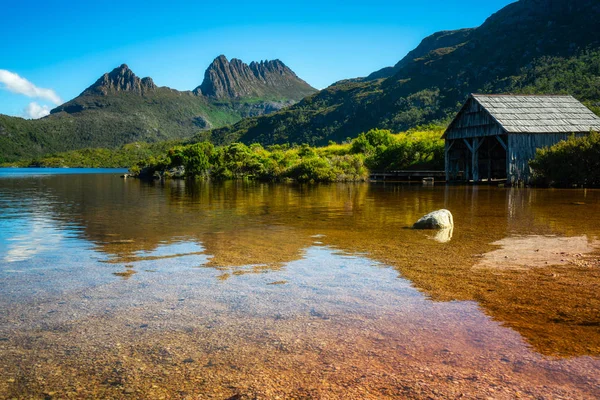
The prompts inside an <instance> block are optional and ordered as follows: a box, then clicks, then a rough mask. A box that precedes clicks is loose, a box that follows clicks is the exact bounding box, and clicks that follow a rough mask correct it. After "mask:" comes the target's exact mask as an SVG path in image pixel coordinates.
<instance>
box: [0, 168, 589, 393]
mask: <svg viewBox="0 0 600 400" xmlns="http://www.w3.org/2000/svg"><path fill="white" fill-rule="evenodd" d="M42 172H48V170H45V171H42ZM59 172H60V173H61V174H50V175H48V174H41V173H40V171H39V170H35V171H33V170H26V171H25V173H23V172H21V173H20V174H18V173H16V171H6V170H0V398H165V399H166V398H218V399H228V398H231V399H253V398H265V399H270V398H282V399H283V398H328V399H329V398H346V399H347V398H356V399H364V398H367V399H369V398H372V399H382V398H427V397H430V398H458V397H463V398H464V397H466V398H494V399H498V398H500V399H501V398H515V397H524V398H531V397H533V398H597V397H600V296H598V291H599V290H600V253H599V250H598V249H599V245H600V191H597V190H531V189H500V188H492V187H464V186H448V187H446V186H441V185H439V186H438V185H436V186H420V185H418V186H417V185H412V186H408V185H385V186H384V185H375V184H371V185H369V184H334V185H295V184H264V183H251V182H250V183H248V182H225V183H213V184H208V183H197V184H190V183H188V184H186V183H185V182H183V181H170V182H166V183H160V182H154V183H144V182H140V181H137V180H131V179H127V180H124V179H121V178H119V175H120V173H121V172H120V171H114V170H113V171H97V170H92V171H91V172H94V173H93V174H82V173H71V174H62V172H77V171H74V170H68V171H65V170H60V171H59ZM80 172H90V171H80ZM98 172H108V173H98ZM439 208H447V209H449V210H451V211H452V213H453V214H454V220H455V224H456V226H455V229H454V230H453V231H452V232H425V231H415V230H411V229H408V227H410V226H411V225H412V223H414V222H415V221H416V220H417V219H418V218H419V217H420V216H422V215H424V214H426V213H428V212H430V211H432V210H435V209H439Z"/></svg>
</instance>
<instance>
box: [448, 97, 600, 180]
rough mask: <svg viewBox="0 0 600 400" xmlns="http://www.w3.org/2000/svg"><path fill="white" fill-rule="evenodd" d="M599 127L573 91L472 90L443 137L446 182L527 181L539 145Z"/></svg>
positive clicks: (597, 121) (594, 116) (598, 123)
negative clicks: (564, 93) (559, 93)
mask: <svg viewBox="0 0 600 400" xmlns="http://www.w3.org/2000/svg"><path fill="white" fill-rule="evenodd" d="M590 131H600V118H599V117H598V116H596V115H595V114H594V113H593V112H592V111H591V110H590V109H588V108H587V107H586V106H584V105H583V104H581V103H580V102H579V101H577V100H576V99H575V98H574V97H572V96H528V95H488V94H471V95H470V96H469V98H468V99H467V102H466V103H465V104H464V106H463V107H462V109H461V110H460V112H459V113H458V114H457V115H456V117H455V118H454V120H453V121H452V123H451V124H450V125H449V126H448V129H447V130H446V132H445V133H444V135H443V136H442V137H443V138H444V139H445V141H446V181H447V182H450V181H467V182H469V181H473V182H479V181H482V180H487V181H491V180H504V179H505V180H507V182H508V183H511V184H515V183H518V182H523V183H527V182H528V181H529V179H530V173H531V171H530V168H529V161H530V160H531V159H532V158H534V157H535V153H536V150H537V149H539V148H542V147H546V146H552V145H554V144H556V143H558V142H559V141H561V140H564V139H567V138H568V137H569V135H572V134H575V135H584V134H588V133H589V132H590Z"/></svg>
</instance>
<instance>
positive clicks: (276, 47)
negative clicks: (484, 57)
mask: <svg viewBox="0 0 600 400" xmlns="http://www.w3.org/2000/svg"><path fill="white" fill-rule="evenodd" d="M511 2H513V0H486V1H484V2H482V1H475V0H461V1H455V0H429V1H414V0H411V1H380V0H370V1H355V0H346V1H327V0H320V1H318V0H308V1H306V0H305V1H299V2H291V1H283V0H279V1H272V0H262V1H260V2H256V1H240V0H221V1H218V0H217V1H215V0H213V1H210V2H206V1H202V0H198V1H176V0H171V1H169V2H165V1H154V0H146V1H140V0H127V1H119V2H116V1H111V0H107V1H102V2H99V1H91V0H90V1H88V0H86V1H77V2H75V1H69V2H65V1H61V0H56V1H52V2H49V1H38V0H29V1H20V0H6V1H5V2H3V3H4V4H3V5H2V6H1V7H0V9H1V10H2V14H3V18H2V22H1V23H0V38H2V39H0V114H7V115H14V116H19V117H24V118H39V117H42V116H44V115H47V113H48V112H49V110H51V109H52V108H54V107H55V106H56V105H59V104H61V103H63V102H65V101H68V100H70V99H72V98H74V97H76V96H77V95H79V94H80V93H81V92H82V91H83V90H84V89H85V88H87V87H88V86H90V85H91V84H92V83H94V82H95V81H96V80H97V79H98V78H99V77H100V76H101V75H102V74H103V73H105V72H109V71H111V70H112V69H113V68H115V67H117V66H119V65H121V64H123V63H125V64H127V65H129V67H130V68H131V69H132V70H133V72H134V73H135V74H136V75H138V76H140V77H145V76H150V77H152V78H153V79H154V82H155V83H156V84H157V85H159V86H168V87H171V88H174V89H178V90H192V89H194V88H195V87H197V86H198V85H200V83H202V79H203V76H204V71H205V69H206V68H207V67H208V65H209V64H210V63H211V61H212V60H213V59H214V58H215V57H217V56H218V55H220V54H224V55H225V56H226V57H227V58H229V59H231V58H239V59H241V60H242V61H244V62H246V63H250V62H251V61H260V60H266V59H269V60H270V59H277V58H278V59H280V60H282V61H283V62H284V63H285V64H286V65H288V66H289V67H290V68H291V69H292V70H294V72H296V74H297V75H298V76H299V77H300V78H302V79H304V80H305V81H307V82H308V83H309V84H311V85H312V86H314V87H316V88H318V89H322V88H325V87H327V86H329V85H330V84H331V83H333V82H336V81H338V80H341V79H347V78H355V77H359V76H366V75H368V74H369V73H371V72H373V71H376V70H378V69H381V68H383V67H386V66H390V65H394V64H395V63H396V62H398V61H399V60H400V59H401V58H402V57H403V56H404V55H406V53H407V52H409V51H410V50H412V49H413V48H414V47H416V46H417V45H418V44H419V42H420V41H421V40H422V39H423V38H424V37H425V36H427V35H430V34H432V33H434V32H437V31H440V30H449V29H458V28H467V27H476V26H479V25H481V24H482V23H483V22H484V21H485V19H486V18H487V17H488V16H490V15H491V14H492V13H494V12H496V11H498V10H499V9H501V8H502V7H504V6H505V5H507V4H509V3H511Z"/></svg>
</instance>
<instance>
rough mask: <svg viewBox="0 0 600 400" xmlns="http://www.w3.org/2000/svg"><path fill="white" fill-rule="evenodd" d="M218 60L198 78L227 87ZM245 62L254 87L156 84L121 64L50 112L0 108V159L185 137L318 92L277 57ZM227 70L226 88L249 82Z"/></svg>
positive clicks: (268, 111) (283, 105) (242, 85)
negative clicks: (219, 91)
mask: <svg viewBox="0 0 600 400" xmlns="http://www.w3.org/2000/svg"><path fill="white" fill-rule="evenodd" d="M218 60H225V61H226V59H225V58H224V57H223V56H220V57H219V58H217V59H216V60H215V61H214V62H213V63H212V64H211V66H210V67H209V68H208V69H207V72H206V74H205V75H206V76H205V79H204V82H203V83H202V85H205V86H206V87H211V86H212V87H217V86H219V87H222V88H224V90H225V91H227V92H228V93H229V92H231V90H230V88H229V86H226V85H225V86H224V85H223V84H222V82H221V83H219V82H217V81H215V79H217V78H218V75H219V73H218V71H216V69H215V68H214V65H215V63H217V61H218ZM236 62H239V63H241V61H239V60H237V61H236ZM241 64H243V63H241ZM243 65H246V64H243ZM246 67H247V68H248V69H249V70H250V71H251V72H252V71H256V72H257V74H258V75H257V76H255V77H254V80H253V81H252V84H253V85H254V86H252V87H253V88H256V90H248V91H246V92H245V93H240V92H238V93H237V95H235V96H226V95H222V96H210V95H204V94H203V93H202V92H201V91H200V90H198V89H197V90H194V91H178V90H174V89H170V88H167V87H158V86H156V85H155V84H154V82H153V81H152V79H151V78H139V77H138V76H136V75H135V73H134V72H133V71H132V70H131V69H129V67H128V66H127V65H125V64H123V65H121V66H119V67H117V68H115V69H114V70H112V71H111V72H108V73H106V74H104V75H102V76H101V77H100V78H99V79H98V80H97V81H96V82H95V83H94V84H93V85H91V86H90V87H89V88H87V89H85V90H84V91H83V92H82V93H81V94H80V95H79V96H77V97H76V98H74V99H72V100H70V101H68V102H66V103H64V104H62V105H60V106H58V107H56V108H55V109H53V110H52V111H51V114H50V115H49V116H48V117H45V118H42V119H39V120H25V119H22V118H17V117H9V116H4V115H0V162H3V161H13V160H16V159H20V158H24V157H27V158H33V157H37V156H40V155H43V154H48V153H52V152H57V151H65V150H72V149H79V148H84V147H112V148H115V147H118V146H121V145H123V144H126V143H131V142H136V141H144V142H157V141H163V140H173V139H186V138H189V137H191V136H193V135H194V134H196V133H198V132H199V131H202V130H206V129H210V128H214V127H221V126H224V125H228V124H232V123H234V122H237V121H239V120H241V119H242V118H245V117H250V116H257V115H263V114H266V113H270V112H274V111H277V110H279V109H281V108H283V107H286V106H289V105H291V104H293V103H295V102H296V101H297V100H299V99H301V98H302V97H304V96H305V95H306V94H310V93H314V92H316V90H315V89H313V88H312V87H310V86H309V85H308V84H306V83H305V82H304V81H302V80H300V79H299V78H298V77H297V76H296V75H295V74H294V73H293V72H292V71H291V70H290V69H289V68H288V67H287V66H285V64H283V63H282V62H281V61H279V60H275V61H266V62H261V63H252V64H251V65H250V66H246ZM215 72H216V74H215ZM253 76H254V75H253ZM229 78H230V79H229V80H228V81H227V85H230V87H231V88H239V87H246V88H249V87H250V86H249V85H248V83H247V81H245V80H244V79H243V77H242V76H230V77H229ZM258 89H260V90H258Z"/></svg>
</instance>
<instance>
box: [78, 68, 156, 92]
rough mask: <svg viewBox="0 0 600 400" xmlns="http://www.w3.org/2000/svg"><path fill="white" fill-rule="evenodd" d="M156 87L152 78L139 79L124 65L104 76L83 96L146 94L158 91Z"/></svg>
mask: <svg viewBox="0 0 600 400" xmlns="http://www.w3.org/2000/svg"><path fill="white" fill-rule="evenodd" d="M156 87H157V86H156V85H155V84H154V81H153V80H152V78H150V77H146V78H139V77H138V76H136V75H135V73H134V72H133V71H132V70H131V69H129V67H128V66H127V64H122V65H121V66H119V67H117V68H115V69H113V70H112V71H111V72H107V73H105V74H104V75H102V76H101V77H100V78H99V79H98V80H97V81H96V82H95V83H94V84H93V85H92V86H90V87H89V88H87V89H86V90H84V91H83V93H82V95H87V96H89V95H103V96H106V95H108V94H116V93H118V92H134V93H138V94H144V93H147V92H148V91H151V90H154V89H156Z"/></svg>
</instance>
